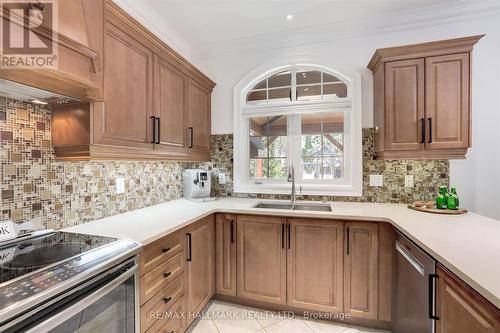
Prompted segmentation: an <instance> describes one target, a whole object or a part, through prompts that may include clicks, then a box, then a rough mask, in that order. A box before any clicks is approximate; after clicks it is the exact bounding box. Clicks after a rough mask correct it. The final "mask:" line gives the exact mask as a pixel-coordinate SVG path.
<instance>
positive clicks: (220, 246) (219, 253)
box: [215, 214, 236, 296]
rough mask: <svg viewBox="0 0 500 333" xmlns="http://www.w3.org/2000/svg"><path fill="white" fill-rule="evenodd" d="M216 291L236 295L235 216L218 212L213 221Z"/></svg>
mask: <svg viewBox="0 0 500 333" xmlns="http://www.w3.org/2000/svg"><path fill="white" fill-rule="evenodd" d="M215 258H216V259H215V260H216V261H215V284H216V292H217V293H218V294H222V295H230V296H236V216H234V215H229V214H218V215H217V217H216V221H215Z"/></svg>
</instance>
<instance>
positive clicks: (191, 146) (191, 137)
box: [188, 127, 194, 148]
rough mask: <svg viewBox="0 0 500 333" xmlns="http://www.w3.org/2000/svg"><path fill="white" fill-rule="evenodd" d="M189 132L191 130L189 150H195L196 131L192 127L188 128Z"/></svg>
mask: <svg viewBox="0 0 500 333" xmlns="http://www.w3.org/2000/svg"><path fill="white" fill-rule="evenodd" d="M188 130H189V148H193V136H194V129H193V128H192V127H188Z"/></svg>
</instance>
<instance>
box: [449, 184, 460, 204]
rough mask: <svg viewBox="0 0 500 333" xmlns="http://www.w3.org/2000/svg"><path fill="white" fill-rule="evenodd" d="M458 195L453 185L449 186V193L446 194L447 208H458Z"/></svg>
mask: <svg viewBox="0 0 500 333" xmlns="http://www.w3.org/2000/svg"><path fill="white" fill-rule="evenodd" d="M458 205H459V202H458V195H457V189H456V188H455V187H452V188H451V191H450V195H449V196H448V209H458Z"/></svg>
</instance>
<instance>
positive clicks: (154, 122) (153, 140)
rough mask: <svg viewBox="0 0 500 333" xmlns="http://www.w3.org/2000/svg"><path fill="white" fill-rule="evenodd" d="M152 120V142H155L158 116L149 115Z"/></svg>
mask: <svg viewBox="0 0 500 333" xmlns="http://www.w3.org/2000/svg"><path fill="white" fill-rule="evenodd" d="M149 118H150V119H151V120H152V124H151V125H152V126H151V130H152V132H153V133H151V143H155V142H156V141H155V140H156V118H155V117H154V116H151V117H149Z"/></svg>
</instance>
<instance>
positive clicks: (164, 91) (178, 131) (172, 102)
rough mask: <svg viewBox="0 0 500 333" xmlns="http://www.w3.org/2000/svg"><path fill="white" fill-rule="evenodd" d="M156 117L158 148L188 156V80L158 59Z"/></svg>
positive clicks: (155, 69) (156, 57)
mask: <svg viewBox="0 0 500 333" xmlns="http://www.w3.org/2000/svg"><path fill="white" fill-rule="evenodd" d="M154 73H155V82H154V90H155V91H154V101H153V105H154V113H155V116H156V117H158V118H159V122H160V124H159V128H158V129H157V130H158V131H159V132H158V137H157V139H158V140H157V142H159V143H158V144H157V145H156V146H155V148H156V149H158V150H164V149H165V150H167V151H170V152H172V153H174V152H178V153H179V154H182V153H185V152H186V148H187V145H186V141H187V140H186V138H187V135H186V127H187V119H186V118H187V117H186V112H185V103H186V100H187V98H186V87H187V78H186V76H185V75H184V74H183V73H182V72H180V71H179V70H178V69H176V68H175V66H173V65H171V64H170V63H169V62H168V61H166V60H165V59H163V58H160V57H158V56H155V68H154Z"/></svg>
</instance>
